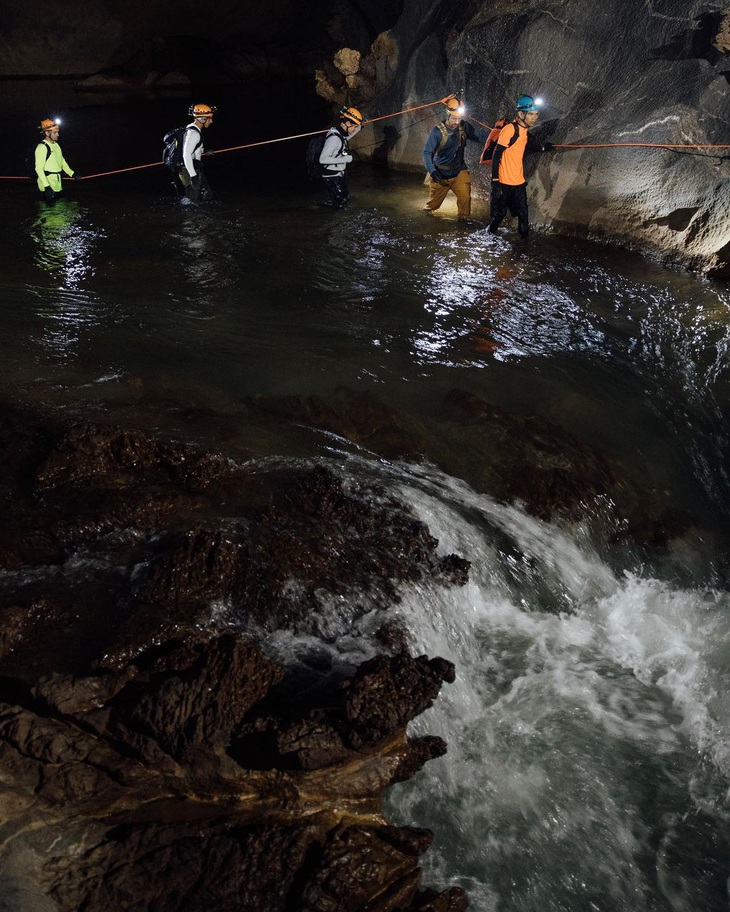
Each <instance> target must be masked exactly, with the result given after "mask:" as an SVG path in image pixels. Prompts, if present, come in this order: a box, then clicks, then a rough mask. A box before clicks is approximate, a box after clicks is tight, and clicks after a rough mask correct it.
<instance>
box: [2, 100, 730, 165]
mask: <svg viewBox="0 0 730 912" xmlns="http://www.w3.org/2000/svg"><path fill="white" fill-rule="evenodd" d="M456 97H457V96H456V95H454V94H452V95H447V96H446V97H445V98H439V100H438V101H429V102H427V103H426V104H421V105H413V107H410V108H403V109H402V110H401V111H394V112H393V113H392V114H383V115H381V116H380V117H373V118H372V119H371V120H367V121H365V123H364V124H363V126H367V125H368V124H372V123H377V122H378V121H380V120H387V119H388V118H390V117H398V116H399V115H400V114H409V113H411V112H412V111H420V110H422V109H423V108H430V107H433V105H437V104H444V103H445V102H447V101H448V100H449V99H450V98H456ZM466 117H467V118H468V119H469V120H472V121H474V123H477V124H479V126H480V127H484V129H485V130H493V129H494V127H491V126H490V125H489V124H485V123H483V122H482V121H481V120H478V119H477V118H476V117H472V116H471V115H470V114H467V115H466ZM328 129H329V128H326V129H324V130H312V131H311V132H309V133H295V134H293V135H292V136H280V137H277V138H276V139H264V140H260V141H259V142H253V143H245V144H244V145H241V146H229V147H228V148H227V149H216V151H215V152H209V153H207V154H208V155H221V154H222V153H223V152H236V151H238V150H240V149H255V148H257V147H258V146H268V145H271V144H272V143H279V142H288V141H289V140H291V139H304V138H305V137H307V136H317V135H318V134H320V133H326V132H327V130H328ZM553 148H554V149H614V148H643V149H730V145H716V144H715V145H710V144H705V145H700V144H695V143H638V142H634V143H628V142H627V143H555V144H554V145H553ZM161 164H163V162H162V161H158V162H151V163H150V164H148V165H133V166H132V167H129V168H119V169H117V170H116V171H100V172H99V173H98V174H88V175H85V176H84V178H83V180H91V179H92V178H95V177H108V176H109V175H111V174H125V173H126V172H127V171H141V170H143V169H144V168H156V167H157V166H158V165H161ZM64 179H65V180H69V179H70V178H67V177H64ZM0 180H28V177H27V176H25V175H23V176H5V175H0Z"/></svg>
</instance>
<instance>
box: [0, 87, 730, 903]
mask: <svg viewBox="0 0 730 912" xmlns="http://www.w3.org/2000/svg"><path fill="white" fill-rule="evenodd" d="M46 91H47V87H46ZM57 91H58V92H59V105H60V107H61V108H64V105H65V113H66V118H65V120H64V127H63V132H62V136H61V142H62V145H63V148H64V151H65V152H66V155H67V158H68V159H69V161H70V162H71V164H72V166H76V167H78V168H79V169H80V170H82V171H83V172H85V173H86V174H92V173H96V172H97V171H104V170H109V169H111V168H118V167H125V166H128V165H130V166H131V165H139V164H144V163H148V162H154V161H156V160H157V159H158V157H159V153H160V136H161V133H162V132H164V131H165V130H167V129H169V128H170V127H172V126H175V125H177V123H178V122H180V123H183V122H185V119H186V118H185V117H184V113H183V116H182V117H181V116H180V113H179V112H180V111H183V112H184V109H185V108H186V107H187V103H188V100H187V99H170V100H167V101H164V100H163V101H160V100H158V101H154V102H153V101H149V100H144V99H142V100H139V101H138V102H136V103H127V104H125V105H122V106H121V107H112V106H110V105H106V104H88V105H80V106H76V107H73V106H72V101H73V96H72V95H71V94H70V92H69V90H68V88H67V87H66V88H64V89H63V91H62V89H61V87H58V86H57ZM30 93H35V94H36V96H41V95H42V93H43V86H39V85H35V86H31V87H30V88H28V87H26V89H25V94H22V93H21V94H22V97H21V94H19V96H18V99H17V100H16V102H15V106H16V107H15V110H16V114H17V116H18V118H19V121H20V122H25V121H27V122H28V123H29V124H30V125H31V126H32V124H33V123H34V119H35V115H34V114H31V113H30V111H31V109H32V108H38V107H40V104H41V101H40V98H39V97H36V98H35V101H34V104H33V105H31V104H30V99H29V94H30ZM64 93H65V94H64ZM201 100H210V101H211V102H213V103H217V99H215V98H210V99H207V98H206V99H201ZM44 101H45V98H44ZM271 103H272V104H278V102H276V103H275V102H273V101H272V102H271ZM274 110H275V111H276V107H274ZM295 110H296V108H295ZM46 113H57V112H53V111H48V109H47V107H44V108H43V111H42V113H41V115H40V116H46ZM23 118H25V121H24V120H23ZM313 121H314V122H313ZM323 125H324V123H323V122H322V120H321V119H319V120H317V119H315V115H312V114H311V113H310V114H309V115H307V113H306V111H305V110H303V109H302V110H301V111H299V113H297V114H296V115H295V116H293V117H290V118H288V119H287V118H282V119H281V121H280V122H279V121H278V120H276V119H273V120H272V118H271V117H270V116H268V115H266V116H264V114H261V113H260V112H259V109H258V108H257V107H256V105H255V99H254V100H252V99H251V98H238V97H237V96H235V94H233V93H229V97H228V98H227V99H226V104H224V105H221V113H220V114H219V116H218V117H217V119H216V122H215V125H214V127H213V128H211V130H210V132H209V134H208V135H209V138H210V142H211V143H212V144H213V145H214V146H218V147H224V146H229V145H235V144H240V143H245V142H251V141H253V140H254V139H256V138H261V139H268V138H272V137H274V136H277V135H279V136H280V135H289V134H291V133H295V132H304V131H306V130H308V129H317V128H319V127H321V126H323ZM305 145H306V141H305V140H297V141H291V142H288V143H283V144H280V145H274V146H267V147H263V149H262V150H259V151H240V152H232V153H226V154H225V155H221V156H219V157H217V158H216V157H213V158H212V159H210V162H209V179H210V182H211V184H212V186H213V188H214V190H215V191H216V194H217V199H216V200H215V201H214V202H213V203H211V204H209V205H205V206H201V207H200V208H198V209H196V210H194V211H190V210H186V209H183V208H181V207H180V206H179V205H178V204H177V202H176V199H175V197H174V195H173V193H172V190H171V187H170V185H169V181H168V180H167V178H166V175H165V173H164V171H163V168H162V167H161V166H160V167H154V168H150V169H145V170H140V171H135V172H130V173H126V174H120V175H116V176H110V177H103V178H96V179H93V180H88V181H83V182H81V183H74V184H71V185H70V186H69V190H68V193H67V196H66V198H65V199H63V200H61V201H60V202H59V203H57V205H56V206H54V207H53V208H48V207H47V206H46V205H45V204H44V203H42V202H40V201H38V200H37V199H36V196H35V195H34V192H33V188H32V187H31V186H30V185H29V183H23V182H2V186H0V190H1V192H2V197H1V198H0V216H1V221H0V242H1V243H2V249H3V252H4V256H3V281H2V287H3V294H2V307H1V308H0V394H1V395H2V396H3V398H5V399H6V400H9V401H13V402H24V403H29V404H42V405H43V406H44V407H50V408H53V409H58V410H61V411H63V412H65V413H66V414H69V415H92V416H93V415H95V414H98V413H100V412H103V413H104V414H106V415H107V416H111V417H112V418H114V419H115V420H118V421H119V423H123V424H127V425H132V426H139V427H145V428H152V429H156V430H160V431H163V432H166V433H171V434H174V435H175V436H177V437H179V438H184V439H187V440H192V441H196V442H200V443H202V444H204V445H205V446H208V447H212V448H215V449H222V450H224V451H225V452H227V453H229V454H230V455H231V456H233V457H234V458H237V459H251V458H263V457H269V456H277V457H282V458H291V459H311V458H320V459H322V458H325V459H328V460H331V461H332V463H333V464H336V465H337V466H338V467H339V470H340V471H342V472H344V473H345V474H348V473H352V474H357V475H358V476H362V475H365V476H367V477H374V478H376V479H377V480H378V481H379V483H381V484H385V485H386V486H389V487H392V488H393V489H395V490H397V491H398V492H399V493H400V494H401V496H403V497H404V498H405V499H407V500H408V501H409V502H410V503H411V504H412V506H413V508H414V509H415V510H417V512H418V513H419V515H421V516H422V517H423V518H424V519H425V520H426V521H427V522H428V523H429V525H430V526H431V528H432V531H433V532H434V535H435V536H436V537H438V538H439V540H440V542H441V544H442V547H443V549H444V551H457V552H459V553H462V554H464V556H466V557H468V558H469V560H471V561H472V566H473V568H474V569H473V579H472V582H471V583H470V584H469V586H468V587H466V588H465V590H460V591H459V592H456V593H455V592H450V593H448V594H444V593H442V592H437V591H417V590H416V591H408V592H404V594H403V602H402V604H401V606H399V608H398V609H397V611H398V613H399V614H400V615H401V616H403V617H405V618H406V620H407V623H408V625H409V627H410V629H411V630H413V631H414V638H415V641H416V644H417V645H418V647H419V648H421V649H423V651H427V652H429V653H430V654H436V653H438V654H441V655H445V656H447V657H449V658H452V659H453V660H454V661H455V662H456V663H457V667H458V668H459V677H458V680H457V683H456V684H455V685H454V686H453V687H451V688H447V689H446V691H445V692H444V695H443V696H442V698H441V699H440V700H439V703H438V704H437V706H436V707H435V708H434V709H433V710H431V711H430V712H429V714H427V716H426V717H424V718H423V719H422V720H419V722H418V725H417V726H416V727H417V728H418V729H421V730H423V731H428V732H433V733H438V732H440V733H442V734H443V735H444V737H445V738H446V739H447V740H448V742H449V744H450V751H449V754H448V755H447V757H446V758H444V759H443V760H440V761H438V762H434V763H432V764H429V766H428V768H427V770H425V771H424V772H423V773H422V774H421V775H420V776H419V777H417V778H416V780H414V782H412V783H410V784H408V785H405V786H402V787H398V788H397V789H394V790H393V794H392V796H391V798H390V799H389V801H390V804H389V813H390V815H391V816H392V817H395V818H397V819H400V820H402V822H405V823H413V824H416V825H426V826H430V827H431V828H432V829H434V830H435V831H436V833H437V838H436V842H435V845H434V848H433V850H432V852H431V853H430V855H429V857H428V859H427V876H428V879H429V882H431V883H451V882H455V883H460V884H462V885H464V886H465V887H466V888H467V889H468V890H469V891H470V893H471V895H472V899H473V903H474V907H475V908H477V909H500V910H520V912H528V910H529V912H545V910H571V912H585V910H605V912H620V910H621V912H622V910H629V909H631V910H646V912H654V910H697V912H700V910H702V912H706V910H720V909H727V908H728V892H727V891H728V887H727V879H728V875H730V864H729V863H728V858H729V857H730V855H729V852H728V846H729V844H730V842H729V835H728V834H729V833H730V826H729V817H728V810H729V808H728V788H729V786H730V753H729V752H728V743H729V742H728V736H729V735H730V701H729V700H728V698H727V693H728V683H729V682H728V660H729V659H730V630H729V629H728V595H727V592H726V588H725V578H726V572H725V568H726V557H725V549H726V542H727V533H728V515H729V509H730V490H729V488H728V476H727V465H728V463H727V456H728V424H727V415H728V402H729V398H730V392H729V388H728V370H727V368H728V359H727V349H728V341H729V338H730V334H729V325H728V317H729V314H730V292H729V291H728V288H727V287H726V286H723V285H719V284H713V283H712V282H708V281H705V280H703V279H701V278H698V277H694V276H690V275H687V274H685V273H683V272H681V271H672V270H668V269H666V268H661V267H659V266H657V265H654V264H652V263H651V262H650V261H648V260H646V259H644V258H641V257H638V256H634V255H632V254H629V253H626V252H620V251H617V250H613V249H610V248H607V247H602V246H599V245H593V244H590V243H588V242H577V241H573V240H566V239H564V238H559V237H553V236H545V235H543V236H539V235H535V236H533V237H532V238H531V240H530V242H529V245H528V246H524V245H520V244H517V243H516V242H515V236H514V231H513V230H512V229H508V230H505V231H504V233H503V236H502V237H500V238H494V237H491V236H489V235H487V234H486V232H485V231H484V229H483V226H480V225H479V222H483V220H484V218H485V214H486V213H485V210H484V206H483V204H482V203H481V202H480V201H477V203H476V206H475V213H474V214H475V219H476V220H477V224H476V225H474V226H470V227H466V228H464V227H461V226H459V225H458V224H457V223H456V222H455V221H454V218H453V217H454V215H455V210H454V209H453V208H445V210H444V212H443V216H444V217H436V218H430V217H428V216H426V215H425V214H424V213H423V212H422V211H421V209H422V206H423V203H424V200H425V190H424V189H423V187H422V185H421V180H420V176H418V175H408V174H401V175H396V174H388V173H387V172H384V171H381V170H378V169H375V168H370V167H366V166H364V165H360V166H358V165H355V166H354V167H353V168H352V172H351V173H352V188H353V192H354V200H353V203H352V206H351V208H350V209H349V210H348V211H346V212H344V213H332V212H331V211H329V210H328V209H327V208H326V207H325V206H323V205H322V203H323V199H324V194H323V192H322V191H321V190H320V188H319V187H317V186H316V185H313V184H310V183H309V182H308V181H307V179H306V176H305V174H304V165H303V155H304V147H305ZM11 151H12V156H11V155H10V152H11ZM23 153H24V143H20V142H16V144H15V146H14V147H11V149H10V151H8V149H7V148H6V150H5V152H4V156H5V157H4V158H3V161H2V164H3V173H5V174H14V173H19V171H20V168H21V164H20V163H21V162H22V154H23ZM16 154H17V156H18V161H17V163H16V162H15V160H14V159H15V156H16ZM343 384H344V385H346V386H348V387H350V388H352V389H355V390H369V391H372V392H373V393H375V394H376V395H377V396H378V397H379V398H380V399H381V400H383V401H384V402H387V403H388V404H390V405H393V406H395V407H398V408H400V409H404V410H406V411H408V412H410V413H412V414H416V415H426V416H428V415H434V414H439V413H440V411H441V410H443V408H444V405H443V401H444V399H443V397H444V394H445V393H446V392H447V391H448V390H450V389H452V388H454V387H459V388H462V389H467V390H471V391H473V392H476V393H478V394H479V395H481V396H484V397H485V398H487V399H489V400H490V401H492V402H494V403H496V404H498V405H501V406H503V407H504V408H506V409H508V410H509V411H511V412H513V413H515V414H518V415H533V414H534V415H538V416H541V417H544V418H548V419H550V420H551V421H553V422H555V423H557V424H559V425H562V426H563V427H565V428H566V429H568V430H569V431H571V432H572V433H573V434H575V435H576V436H577V437H578V438H580V439H581V440H582V441H584V442H586V443H589V444H592V445H593V446H595V447H597V448H598V449H599V450H600V451H601V452H603V453H604V454H605V455H607V456H609V457H610V458H612V459H615V460H617V461H618V462H619V463H620V464H621V466H622V467H623V470H624V471H625V473H626V475H627V477H629V478H630V479H631V480H633V481H634V482H636V483H639V484H640V485H642V486H643V487H645V489H646V490H647V491H649V492H651V494H652V495H653V496H655V497H656V498H658V499H659V500H661V501H662V502H663V503H664V504H665V505H666V507H667V508H671V509H677V510H685V511H688V512H689V513H691V515H692V517H693V518H694V520H695V522H696V526H695V528H696V529H697V530H699V531H698V532H697V533H696V534H694V533H693V534H690V535H688V536H685V537H684V538H683V539H682V540H681V541H680V542H678V543H677V544H676V546H675V547H674V549H673V551H672V552H671V553H670V554H669V555H668V557H667V559H665V560H663V561H662V562H661V563H657V565H656V566H646V565H631V566H630V567H629V568H628V569H627V568H626V565H625V563H624V564H621V563H620V562H612V561H611V560H610V559H607V558H606V556H605V552H603V551H602V549H601V547H600V546H601V544H602V543H597V542H594V541H590V540H589V539H588V538H587V537H586V536H585V535H584V534H582V532H581V531H580V530H576V531H574V532H573V533H570V534H569V533H566V532H563V531H560V530H558V529H556V528H551V527H550V526H548V525H546V524H544V523H540V522H538V521H536V520H534V519H531V518H529V517H527V516H525V515H524V514H523V513H522V512H521V511H520V510H519V508H518V507H516V506H506V505H500V504H496V503H494V502H493V501H491V500H490V499H489V498H486V497H483V496H481V495H477V494H475V493H474V492H473V491H470V490H469V489H468V487H467V486H466V485H464V484H463V483H461V482H459V481H458V480H456V479H451V478H448V477H446V476H443V475H442V474H441V473H439V472H437V471H436V470H435V469H429V468H427V467H423V468H421V469H414V468H412V467H407V466H400V465H397V464H396V465H393V464H385V463H377V462H376V463H364V462H362V461H361V460H359V459H358V455H357V453H356V452H355V450H354V448H353V447H350V446H348V445H347V444H346V442H344V441H339V440H336V439H332V438H331V437H329V436H326V435H324V434H320V433H317V432H314V431H310V430H308V429H304V428H303V429H300V431H298V432H292V431H291V430H286V431H285V430H284V429H282V430H281V433H278V432H275V431H272V430H271V429H270V428H269V429H267V430H265V431H264V430H262V431H261V433H260V434H256V433H254V432H253V431H252V429H251V428H250V426H246V427H245V428H244V426H243V424H242V419H241V414H242V408H241V399H242V397H244V396H251V395H271V394H290V393H297V394H303V395H307V394H328V393H330V392H332V391H333V390H334V389H335V388H336V387H338V386H339V385H343ZM505 532H506V533H508V534H509V535H510V536H511V537H512V538H514V540H516V541H518V542H519V543H520V546H521V547H522V549H523V550H524V551H525V553H527V554H531V555H533V557H534V559H535V561H536V562H538V564H539V566H541V567H542V568H543V573H542V577H541V579H540V580H539V585H540V586H541V587H546V586H547V587H548V588H550V589H552V590H553V591H554V593H555V599H556V601H557V602H559V603H560V604H563V603H565V605H566V608H570V610H571V612H572V613H571V614H568V613H564V614H562V615H558V616H556V615H555V614H543V613H541V612H540V611H535V610H532V611H531V610H530V606H531V605H532V606H534V605H536V604H538V603H539V602H540V598H539V597H538V595H537V593H536V590H535V588H533V587H535V586H537V585H538V582H537V581H535V580H532V581H530V580H526V581H525V586H524V589H523V591H521V592H515V591H514V590H513V589H510V587H509V586H507V585H506V583H505V582H504V575H505V574H504V568H503V567H501V563H500V562H501V559H502V558H501V555H500V553H499V549H498V547H497V545H496V544H495V542H496V541H497V538H498V535H502V534H504V533H505ZM619 566H620V567H621V569H619ZM561 600H562V601H561ZM336 614H337V608H336V606H333V625H334V628H336V627H337V617H336ZM368 636H369V634H368V630H367V629H366V627H362V628H360V629H355V630H351V629H346V628H345V627H342V629H341V630H340V631H339V633H338V634H337V635H335V636H333V638H332V643H331V644H330V645H329V646H328V648H331V649H334V650H340V651H341V652H342V654H343V655H344V654H347V653H348V652H349V653H352V654H354V653H358V655H359V653H360V652H362V653H363V654H366V653H367V652H368V650H370V649H371V648H374V647H372V644H371V643H370V641H369V640H368ZM358 639H359V641H360V642H359V645H357V646H353V642H355V641H358ZM307 647H308V644H305V643H302V644H293V643H291V642H286V643H284V644H280V648H282V649H288V650H291V651H292V652H296V651H297V650H299V649H306V648H307Z"/></svg>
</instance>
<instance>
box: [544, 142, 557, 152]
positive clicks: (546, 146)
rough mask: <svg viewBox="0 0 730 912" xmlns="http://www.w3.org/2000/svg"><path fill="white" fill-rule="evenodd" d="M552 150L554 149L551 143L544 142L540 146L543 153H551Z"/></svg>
mask: <svg viewBox="0 0 730 912" xmlns="http://www.w3.org/2000/svg"><path fill="white" fill-rule="evenodd" d="M553 148H554V147H553V144H552V143H551V142H546V143H543V144H542V151H543V152H552V151H553Z"/></svg>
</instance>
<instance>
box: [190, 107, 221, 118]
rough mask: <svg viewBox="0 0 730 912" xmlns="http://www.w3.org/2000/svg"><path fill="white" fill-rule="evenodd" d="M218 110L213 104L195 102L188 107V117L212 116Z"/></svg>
mask: <svg viewBox="0 0 730 912" xmlns="http://www.w3.org/2000/svg"><path fill="white" fill-rule="evenodd" d="M217 110H218V108H216V106H215V105H207V104H196V105H190V107H189V108H188V117H201V118H202V117H212V116H213V115H214V114H215V112H216V111H217Z"/></svg>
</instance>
